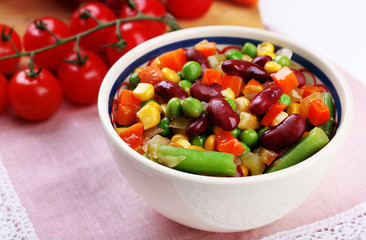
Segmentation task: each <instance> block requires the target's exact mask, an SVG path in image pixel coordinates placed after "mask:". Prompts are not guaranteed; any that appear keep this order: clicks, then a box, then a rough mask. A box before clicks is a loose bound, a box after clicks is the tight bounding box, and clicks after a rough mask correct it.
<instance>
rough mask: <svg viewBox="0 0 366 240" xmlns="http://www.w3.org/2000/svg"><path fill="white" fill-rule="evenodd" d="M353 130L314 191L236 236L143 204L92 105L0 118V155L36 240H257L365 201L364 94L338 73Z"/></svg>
mask: <svg viewBox="0 0 366 240" xmlns="http://www.w3.org/2000/svg"><path fill="white" fill-rule="evenodd" d="M345 76H346V79H347V80H348V82H349V84H350V86H351V88H352V92H353V96H354V100H355V116H354V121H353V126H352V128H351V131H350V133H349V136H348V138H347V141H346V142H345V144H344V146H343V148H342V149H340V151H339V155H338V157H337V159H336V160H335V164H334V165H333V166H332V167H331V169H330V170H329V172H328V174H327V176H326V177H325V179H324V180H323V181H322V183H321V184H320V186H319V187H318V188H317V190H316V191H315V192H314V193H313V194H312V195H311V196H310V197H309V198H308V199H307V200H306V201H305V202H304V203H303V204H302V205H301V206H300V207H299V208H297V209H296V210H294V211H293V212H292V213H290V214H289V215H287V216H286V217H284V218H282V219H280V220H278V221H277V222H275V223H272V224H270V225H267V226H265V227H262V228H258V229H255V230H251V231H246V232H240V233H226V234H225V233H210V232H203V231H199V230H195V229H192V228H188V227H185V226H182V225H180V224H178V223H175V222H173V221H171V220H169V219H167V218H165V217H164V216H162V215H160V214H159V213H157V212H155V211H154V210H153V209H152V208H151V207H150V206H149V205H147V204H146V203H145V202H144V201H143V200H142V199H141V198H140V197H139V196H138V195H137V194H136V193H135V192H134V190H133V189H132V188H131V187H130V186H129V185H128V183H127V182H126V180H125V179H124V178H123V176H122V175H121V174H120V173H119V171H118V169H117V167H116V165H115V163H114V161H113V160H112V157H111V155H110V153H109V149H108V147H107V145H106V143H105V139H104V134H103V130H102V127H101V125H100V123H99V117H98V113H97V106H96V105H95V104H94V105H91V106H87V107H78V106H74V105H72V104H71V103H69V102H67V101H66V100H65V101H64V103H63V104H62V106H61V108H60V109H59V111H57V113H56V114H55V115H54V116H53V117H52V118H50V119H48V120H47V121H43V122H38V123H29V122H26V121H23V120H21V119H20V118H18V117H17V116H15V115H14V114H13V113H11V111H10V110H9V109H8V111H7V113H5V114H2V115H1V116H0V143H1V144H0V156H1V158H2V160H3V163H4V165H5V167H6V169H7V171H8V174H9V177H10V179H11V181H12V183H13V185H14V188H15V190H16V192H17V193H18V195H19V198H20V200H21V203H22V204H23V206H24V208H25V209H26V211H27V213H28V216H29V219H30V221H31V222H32V224H33V226H34V228H35V231H36V234H37V236H38V237H39V239H45V240H49V239H69V240H72V239H88V240H89V239H201V240H202V239H225V240H230V239H239V238H240V239H259V238H261V237H265V236H268V235H271V234H274V233H276V232H279V231H284V230H288V229H292V228H295V227H298V226H301V225H304V224H309V223H312V222H314V221H317V220H320V219H323V218H327V217H330V216H333V215H335V214H336V213H339V212H341V211H345V210H348V209H350V208H352V207H353V206H354V205H356V204H358V203H361V202H364V201H366V174H365V170H366V167H365V157H364V156H365V154H364V152H363V150H364V148H365V143H364V141H365V137H366V136H365V132H366V127H365V123H364V119H365V117H366V104H364V102H365V100H366V99H365V92H366V86H364V85H362V84H361V83H360V82H358V81H357V80H356V79H354V78H353V77H352V76H350V75H348V74H346V73H345Z"/></svg>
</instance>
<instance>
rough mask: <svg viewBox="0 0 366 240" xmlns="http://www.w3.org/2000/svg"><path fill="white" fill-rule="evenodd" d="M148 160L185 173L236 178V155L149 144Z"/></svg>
mask: <svg viewBox="0 0 366 240" xmlns="http://www.w3.org/2000/svg"><path fill="white" fill-rule="evenodd" d="M147 153H148V158H149V159H151V160H153V161H156V162H158V163H160V164H162V165H164V166H167V167H171V168H174V169H176V170H180V171H183V172H189V173H195V174H205V175H210V176H231V177H234V176H236V164H235V163H234V155H232V154H230V153H224V152H216V151H199V150H192V149H186V148H180V147H173V146H169V145H164V144H158V143H149V144H148V150H147Z"/></svg>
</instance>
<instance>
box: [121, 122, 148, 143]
mask: <svg viewBox="0 0 366 240" xmlns="http://www.w3.org/2000/svg"><path fill="white" fill-rule="evenodd" d="M143 133H144V124H143V123H142V122H138V123H135V124H134V125H131V126H129V127H128V128H126V129H125V130H124V131H122V132H121V133H120V134H119V136H120V137H121V138H122V140H123V141H124V142H125V143H127V144H128V146H130V147H131V148H133V149H137V148H138V147H139V146H141V145H142V143H143V141H144V138H143Z"/></svg>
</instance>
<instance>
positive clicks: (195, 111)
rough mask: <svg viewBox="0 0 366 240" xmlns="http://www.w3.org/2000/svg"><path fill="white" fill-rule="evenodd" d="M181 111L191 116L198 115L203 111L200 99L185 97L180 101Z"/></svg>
mask: <svg viewBox="0 0 366 240" xmlns="http://www.w3.org/2000/svg"><path fill="white" fill-rule="evenodd" d="M181 105H182V108H183V112H184V113H185V114H186V115H188V116H191V117H194V118H196V117H199V116H200V115H201V113H202V111H203V105H202V103H201V101H200V100H198V99H197V98H193V97H187V98H185V99H183V100H182V101H181Z"/></svg>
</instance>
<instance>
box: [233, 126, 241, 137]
mask: <svg viewBox="0 0 366 240" xmlns="http://www.w3.org/2000/svg"><path fill="white" fill-rule="evenodd" d="M240 133H241V130H240V128H235V129H234V130H232V131H231V134H232V135H233V136H234V137H235V138H239V136H240Z"/></svg>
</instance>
